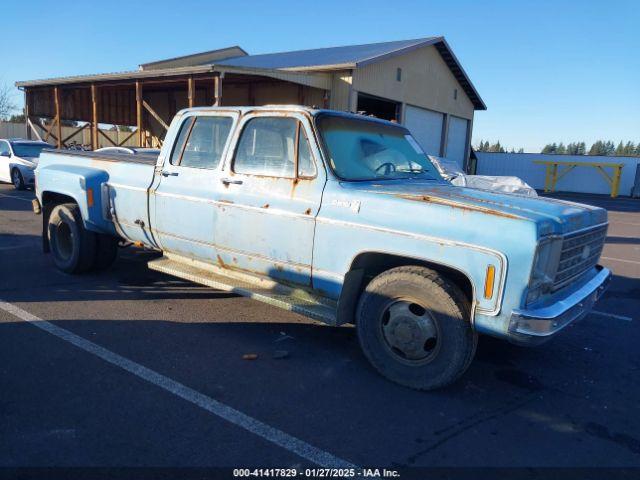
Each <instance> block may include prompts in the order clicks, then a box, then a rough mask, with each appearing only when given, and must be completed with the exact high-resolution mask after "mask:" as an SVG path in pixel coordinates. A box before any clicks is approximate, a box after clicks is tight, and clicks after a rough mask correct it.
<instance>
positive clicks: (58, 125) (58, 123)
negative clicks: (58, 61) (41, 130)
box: [53, 87, 63, 148]
mask: <svg viewBox="0 0 640 480" xmlns="http://www.w3.org/2000/svg"><path fill="white" fill-rule="evenodd" d="M53 96H54V102H55V105H56V129H57V134H58V138H57V140H58V148H62V147H63V145H62V122H61V120H62V118H61V115H60V89H59V88H58V87H53Z"/></svg>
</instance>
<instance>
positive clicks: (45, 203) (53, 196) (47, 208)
mask: <svg viewBox="0 0 640 480" xmlns="http://www.w3.org/2000/svg"><path fill="white" fill-rule="evenodd" d="M63 203H78V202H76V200H75V198H73V197H70V196H69V195H63V194H62V193H56V192H42V250H43V251H44V252H45V253H49V235H48V233H47V225H48V224H49V216H50V215H51V211H52V210H53V209H54V208H55V207H56V206H57V205H61V204H63Z"/></svg>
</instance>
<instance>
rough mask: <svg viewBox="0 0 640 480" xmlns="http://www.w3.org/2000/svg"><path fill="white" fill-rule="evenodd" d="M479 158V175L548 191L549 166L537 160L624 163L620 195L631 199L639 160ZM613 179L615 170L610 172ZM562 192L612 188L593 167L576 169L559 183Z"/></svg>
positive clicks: (503, 155)
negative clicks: (509, 179)
mask: <svg viewBox="0 0 640 480" xmlns="http://www.w3.org/2000/svg"><path fill="white" fill-rule="evenodd" d="M475 153H476V156H477V157H478V163H477V169H476V173H477V174H478V175H507V176H516V177H520V178H521V179H522V180H524V181H525V182H527V183H528V184H529V185H531V186H532V187H533V188H536V189H538V190H542V189H544V178H545V166H544V165H538V164H535V163H533V161H534V160H559V161H577V162H605V163H623V164H624V167H623V168H622V177H621V179H620V191H619V192H620V195H630V192H631V189H632V188H633V183H634V179H635V174H636V168H637V165H639V164H640V158H638V157H606V156H600V155H593V156H591V155H548V154H544V155H543V154H540V153H488V152H475ZM561 168H565V167H561ZM606 170H607V172H608V173H609V175H610V176H611V169H610V168H607V169H606ZM556 190H557V191H560V192H579V193H602V194H609V193H610V192H611V187H610V186H609V184H608V183H607V182H606V180H605V179H604V178H603V177H602V175H601V174H600V173H599V172H598V171H596V170H595V169H594V168H592V167H576V168H574V169H573V170H572V171H571V172H569V173H567V175H565V176H564V177H562V178H561V179H560V180H558V183H557V185H556Z"/></svg>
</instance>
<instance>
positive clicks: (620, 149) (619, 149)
mask: <svg viewBox="0 0 640 480" xmlns="http://www.w3.org/2000/svg"><path fill="white" fill-rule="evenodd" d="M614 153H615V154H616V155H624V143H622V140H620V143H618V146H617V147H616V149H615V152H614Z"/></svg>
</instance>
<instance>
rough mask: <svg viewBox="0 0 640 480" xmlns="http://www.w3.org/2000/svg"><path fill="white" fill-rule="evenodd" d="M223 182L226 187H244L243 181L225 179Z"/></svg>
mask: <svg viewBox="0 0 640 480" xmlns="http://www.w3.org/2000/svg"><path fill="white" fill-rule="evenodd" d="M221 181H222V183H224V184H225V185H242V180H232V179H231V178H223V179H222V180H221Z"/></svg>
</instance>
